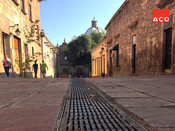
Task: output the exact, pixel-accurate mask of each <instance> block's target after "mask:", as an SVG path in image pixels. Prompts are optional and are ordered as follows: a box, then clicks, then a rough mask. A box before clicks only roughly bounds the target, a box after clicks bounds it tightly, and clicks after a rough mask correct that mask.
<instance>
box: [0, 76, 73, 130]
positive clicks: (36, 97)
mask: <svg viewBox="0 0 175 131" xmlns="http://www.w3.org/2000/svg"><path fill="white" fill-rule="evenodd" d="M69 82H70V79H50V78H45V79H22V78H4V79H0V131H52V130H53V128H54V125H55V124H56V120H57V118H58V115H59V112H60V110H61V106H62V105H61V104H62V99H63V97H64V95H65V93H66V90H67V89H68V85H69Z"/></svg>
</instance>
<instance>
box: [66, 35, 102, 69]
mask: <svg viewBox="0 0 175 131" xmlns="http://www.w3.org/2000/svg"><path fill="white" fill-rule="evenodd" d="M104 35H105V34H104V33H97V32H92V33H91V35H90V36H87V35H81V36H79V37H75V38H74V39H72V41H71V42H70V43H69V44H68V45H67V46H66V47H65V48H64V53H65V55H66V56H67V60H68V62H69V63H70V64H71V65H73V66H76V65H87V66H89V67H90V66H91V51H92V49H93V48H94V47H95V45H96V44H98V43H99V42H100V41H101V39H102V38H103V37H104Z"/></svg>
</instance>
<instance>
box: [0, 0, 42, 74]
mask: <svg viewBox="0 0 175 131" xmlns="http://www.w3.org/2000/svg"><path fill="white" fill-rule="evenodd" d="M40 1H42V0H0V23H1V24H0V61H1V60H3V59H4V54H7V55H8V57H9V58H10V59H11V61H12V69H10V72H11V74H13V76H14V77H15V76H16V75H18V76H19V75H22V74H23V71H22V67H21V65H22V62H24V61H25V59H26V58H28V57H29V56H33V55H34V54H35V53H36V52H40V53H41V50H42V48H41V46H39V45H38V44H36V43H31V44H28V43H27V42H26V38H25V34H24V27H25V26H27V27H30V26H31V25H32V23H33V21H35V20H40ZM37 29H38V31H39V30H40V22H39V23H38V25H37ZM36 59H37V60H38V62H41V60H42V56H38V57H37V58H36ZM15 61H19V66H18V65H17V64H16V63H15ZM32 64H33V63H32ZM30 67H31V69H30V70H29V72H33V70H32V65H30ZM0 74H1V77H3V76H4V74H5V73H4V68H3V65H2V63H1V64H0ZM39 74H40V73H39ZM30 76H31V77H32V73H30Z"/></svg>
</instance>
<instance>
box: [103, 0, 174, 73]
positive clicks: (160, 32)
mask: <svg viewBox="0 0 175 131" xmlns="http://www.w3.org/2000/svg"><path fill="white" fill-rule="evenodd" d="M153 9H169V10H170V22H169V23H158V22H157V23H154V22H153ZM174 18H175V0H155V1H153V0H125V2H124V3H123V5H122V6H121V7H120V8H119V10H118V11H117V12H116V13H115V15H114V16H113V17H112V18H111V20H110V22H109V23H108V25H107V26H106V28H105V29H106V31H107V44H108V74H109V75H110V76H127V75H159V74H174V73H175V44H174V41H175V37H174V36H175V32H174V28H173V25H174V24H175V23H174V22H175V21H174Z"/></svg>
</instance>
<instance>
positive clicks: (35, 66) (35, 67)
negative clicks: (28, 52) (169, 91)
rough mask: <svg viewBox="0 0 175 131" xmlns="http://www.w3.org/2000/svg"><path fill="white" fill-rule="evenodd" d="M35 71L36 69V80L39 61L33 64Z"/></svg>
mask: <svg viewBox="0 0 175 131" xmlns="http://www.w3.org/2000/svg"><path fill="white" fill-rule="evenodd" d="M33 69H34V73H35V78H37V71H38V64H37V60H35V63H34V64H33Z"/></svg>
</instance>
